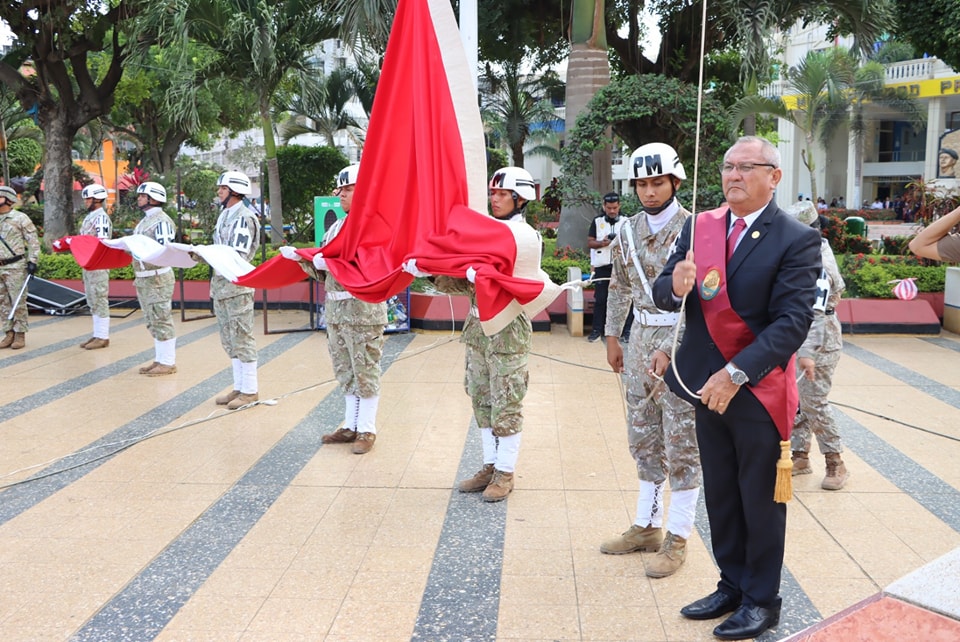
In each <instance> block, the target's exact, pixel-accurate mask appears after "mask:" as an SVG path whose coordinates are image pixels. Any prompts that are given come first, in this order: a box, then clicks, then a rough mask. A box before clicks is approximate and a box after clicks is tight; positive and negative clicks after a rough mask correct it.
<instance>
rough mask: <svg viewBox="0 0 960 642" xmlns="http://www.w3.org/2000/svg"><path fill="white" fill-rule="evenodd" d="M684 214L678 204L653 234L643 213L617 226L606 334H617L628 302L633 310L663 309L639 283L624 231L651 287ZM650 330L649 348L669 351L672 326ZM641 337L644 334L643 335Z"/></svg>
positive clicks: (625, 315) (628, 309) (672, 331)
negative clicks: (618, 229)
mask: <svg viewBox="0 0 960 642" xmlns="http://www.w3.org/2000/svg"><path fill="white" fill-rule="evenodd" d="M688 216H690V212H688V211H687V210H685V209H684V208H683V206H680V208H679V209H678V210H677V212H676V214H674V215H673V216H672V217H671V218H670V220H669V221H667V224H666V225H664V226H663V228H662V229H660V231H658V232H657V233H656V234H654V233H653V232H652V231H651V230H650V225H649V224H648V223H647V216H646V214H644V213H642V212H641V213H640V214H638V215H637V216H633V217H630V218H629V219H628V222H627V223H625V224H624V225H623V227H622V228H621V229H620V233H619V234H618V235H617V239H616V240H615V241H614V243H613V244H612V247H613V274H612V275H611V276H610V289H609V293H608V295H607V325H606V328H605V334H606V335H607V336H619V334H620V330H619V328H622V327H623V324H624V322H625V321H626V319H627V315H628V314H630V308H631V305H633V306H635V307H636V309H637V311H642V312H645V313H647V314H664V312H663V310H660V309H658V308H657V306H656V305H655V304H654V302H653V299H652V298H651V296H650V294H649V293H648V292H647V288H646V287H644V285H643V278H641V276H640V275H639V273H638V272H637V264H636V263H635V262H634V260H633V257H632V256H631V253H630V241H629V239H628V238H627V234H631V235H632V237H633V247H634V248H635V250H636V258H637V261H638V262H639V264H640V267H641V269H642V270H643V275H644V276H645V277H646V281H647V283H649V285H650V287H651V288H652V287H653V282H654V281H656V280H657V277H658V276H659V275H660V272H661V271H663V266H664V264H666V262H667V259H668V258H669V257H670V255H671V253H672V249H673V241H674V239H676V238H677V236H678V235H679V234H680V230H681V229H682V228H683V224H684V222H685V221H686V220H687V217H688ZM651 332H652V334H653V339H652V341H653V345H651V346H650V347H651V348H652V349H653V350H660V351H662V352H665V353H666V354H670V345H671V344H672V343H673V337H674V327H673V326H658V327H656V329H655V330H651ZM681 333H682V330H681ZM648 334H649V332H648ZM644 336H647V334H645V335H644Z"/></svg>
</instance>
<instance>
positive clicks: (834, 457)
mask: <svg viewBox="0 0 960 642" xmlns="http://www.w3.org/2000/svg"><path fill="white" fill-rule="evenodd" d="M825 457H826V459H827V474H826V476H825V477H824V478H823V481H822V482H820V488H822V489H824V490H840V489H841V488H843V486H844V484H846V483H847V479H849V478H850V473H848V472H847V467H846V466H845V465H844V464H843V460H842V459H841V458H840V453H827V454H826V455H825Z"/></svg>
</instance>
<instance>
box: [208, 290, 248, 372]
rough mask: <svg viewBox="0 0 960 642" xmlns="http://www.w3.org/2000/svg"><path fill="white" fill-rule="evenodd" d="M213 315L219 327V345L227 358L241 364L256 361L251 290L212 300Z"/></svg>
mask: <svg viewBox="0 0 960 642" xmlns="http://www.w3.org/2000/svg"><path fill="white" fill-rule="evenodd" d="M213 313H214V314H216V315H217V325H219V326H220V345H222V346H223V349H224V351H225V352H226V353H227V356H228V357H230V358H231V359H239V360H240V361H242V362H243V363H251V362H253V361H256V360H257V341H256V339H254V338H253V290H251V291H250V292H245V293H243V294H238V295H237V296H231V297H227V298H225V299H214V300H213Z"/></svg>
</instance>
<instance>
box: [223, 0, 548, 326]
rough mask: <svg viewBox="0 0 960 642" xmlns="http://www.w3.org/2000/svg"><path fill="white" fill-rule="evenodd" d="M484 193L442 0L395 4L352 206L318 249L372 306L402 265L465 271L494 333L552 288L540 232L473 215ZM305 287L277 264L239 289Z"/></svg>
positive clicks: (454, 39)
mask: <svg viewBox="0 0 960 642" xmlns="http://www.w3.org/2000/svg"><path fill="white" fill-rule="evenodd" d="M486 195H487V172H486V148H485V144H484V137H483V127H482V123H481V120H480V111H479V109H478V107H477V100H476V92H475V90H474V87H473V81H472V74H471V73H470V69H469V67H468V64H467V58H466V54H465V52H464V50H463V44H462V42H461V40H460V35H459V30H458V28H457V22H456V19H455V18H454V15H453V10H452V8H451V5H450V2H449V0H400V2H399V3H398V5H397V12H396V16H395V18H394V23H393V28H392V31H391V35H390V40H389V43H388V45H387V51H386V55H385V57H384V64H383V69H382V71H381V75H380V81H379V83H378V85H377V93H376V98H375V100H374V104H373V110H372V112H371V117H370V125H369V128H368V130H367V139H366V144H365V146H364V152H363V159H362V161H361V163H360V173H359V176H358V178H357V187H356V191H355V192H354V197H353V204H352V208H351V210H350V214H349V216H347V219H346V221H345V223H344V226H343V229H342V230H341V231H340V233H339V234H338V235H337V236H336V238H334V239H333V240H332V241H331V242H330V243H328V244H327V245H325V246H324V247H323V248H322V252H323V256H324V258H325V259H326V262H327V266H328V268H329V270H330V271H331V273H332V274H333V275H334V277H335V278H336V279H337V281H339V282H340V283H341V284H342V285H343V286H344V287H345V288H346V289H347V290H349V291H350V292H351V293H352V294H353V295H354V296H356V297H357V298H359V299H362V300H364V301H370V302H379V301H385V300H387V299H388V298H390V297H391V296H393V295H394V294H397V293H398V292H400V291H402V290H403V289H404V288H406V287H407V286H408V285H409V284H410V281H411V280H412V278H413V277H411V276H410V275H409V274H407V273H406V272H403V271H402V269H401V265H402V264H403V262H404V261H405V260H407V259H411V258H415V259H416V260H417V266H418V268H419V269H421V270H423V271H425V272H429V273H431V274H438V275H447V276H453V277H459V278H464V276H465V274H466V270H467V268H470V267H473V268H474V269H476V271H477V277H476V288H477V307H478V309H479V313H480V321H481V325H482V326H483V328H484V331H485V332H486V333H487V334H493V333H495V332H497V331H499V330H500V329H502V328H504V327H505V326H506V325H507V324H509V323H510V321H512V320H513V319H514V318H515V317H516V316H517V315H518V314H519V313H520V311H521V310H526V311H527V313H528V314H530V315H531V316H532V315H534V314H536V313H538V312H540V311H541V310H543V309H544V308H546V306H547V305H549V303H550V302H551V301H552V300H553V299H554V298H556V296H557V295H558V294H559V293H560V287H559V286H557V285H555V284H553V283H552V282H551V281H550V278H549V277H548V276H547V275H546V273H544V272H543V271H542V270H541V269H540V253H541V244H540V239H539V237H538V235H537V234H536V233H535V232H533V230H532V229H531V228H529V226H526V225H517V224H510V223H504V222H502V221H498V220H496V219H494V218H492V217H491V216H488V215H487V214H482V213H481V212H486V211H487V206H486ZM317 252H318V250H317V249H315V248H312V249H309V250H300V251H299V253H300V254H302V255H303V256H304V257H307V258H311V257H312V256H313V255H314V254H316V253H317ZM291 279H292V280H291ZM302 279H303V272H302V270H300V268H299V266H297V265H296V262H295V261H289V260H287V259H283V258H281V257H278V258H276V259H273V260H271V261H268V262H267V263H265V264H264V265H263V266H261V267H260V268H258V269H256V270H254V271H253V272H251V273H249V274H247V275H246V276H243V277H241V278H239V279H237V281H236V282H237V283H238V284H241V285H246V286H249V287H256V288H264V287H281V286H283V285H288V284H289V283H292V282H296V281H299V280H302Z"/></svg>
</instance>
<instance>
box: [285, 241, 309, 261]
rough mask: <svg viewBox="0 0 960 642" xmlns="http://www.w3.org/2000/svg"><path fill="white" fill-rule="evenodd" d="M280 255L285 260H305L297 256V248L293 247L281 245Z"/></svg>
mask: <svg viewBox="0 0 960 642" xmlns="http://www.w3.org/2000/svg"><path fill="white" fill-rule="evenodd" d="M280 255H281V256H283V258H285V259H290V260H291V261H302V260H303V257H302V256H300V255H299V254H297V248H295V247H293V246H292V245H281V246H280Z"/></svg>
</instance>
